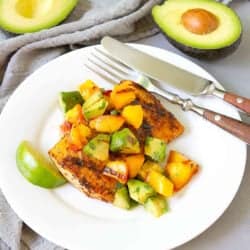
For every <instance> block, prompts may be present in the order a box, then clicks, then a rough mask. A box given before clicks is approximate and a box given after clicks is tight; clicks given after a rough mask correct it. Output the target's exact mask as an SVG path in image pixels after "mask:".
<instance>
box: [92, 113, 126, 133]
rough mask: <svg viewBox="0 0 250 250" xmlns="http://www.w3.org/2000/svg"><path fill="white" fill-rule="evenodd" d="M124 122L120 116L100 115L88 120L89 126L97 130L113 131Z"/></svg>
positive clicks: (103, 131)
mask: <svg viewBox="0 0 250 250" xmlns="http://www.w3.org/2000/svg"><path fill="white" fill-rule="evenodd" d="M124 122H125V119H124V118H123V117H122V116H114V115H102V116H99V117H97V118H95V119H93V120H91V121H90V123H89V126H90V127H91V128H93V129H95V130H96V131H98V132H102V133H113V132H115V131H117V130H119V129H120V127H121V126H122V125H123V123H124Z"/></svg>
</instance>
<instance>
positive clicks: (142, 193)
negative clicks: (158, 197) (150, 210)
mask: <svg viewBox="0 0 250 250" xmlns="http://www.w3.org/2000/svg"><path fill="white" fill-rule="evenodd" d="M128 190H129V196H130V197H131V198H132V199H133V200H135V201H137V202H138V203H140V204H144V203H145V202H146V200H147V199H148V198H149V197H151V196H154V195H155V194H156V193H155V191H154V189H153V188H152V187H151V186H149V185H148V184H147V183H145V182H143V181H139V180H136V179H130V180H129V181H128Z"/></svg>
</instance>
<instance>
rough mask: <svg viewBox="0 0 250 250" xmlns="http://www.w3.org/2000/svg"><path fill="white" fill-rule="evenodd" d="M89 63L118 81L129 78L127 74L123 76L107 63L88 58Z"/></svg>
mask: <svg viewBox="0 0 250 250" xmlns="http://www.w3.org/2000/svg"><path fill="white" fill-rule="evenodd" d="M88 61H90V62H91V63H92V64H94V65H95V66H96V67H98V68H100V69H102V70H103V71H105V72H108V73H109V75H111V76H113V77H115V78H117V79H120V80H121V79H125V78H127V77H128V76H127V75H125V74H121V73H119V72H117V71H116V70H114V69H112V68H111V67H110V66H108V65H107V64H106V63H100V62H99V61H97V60H93V58H88Z"/></svg>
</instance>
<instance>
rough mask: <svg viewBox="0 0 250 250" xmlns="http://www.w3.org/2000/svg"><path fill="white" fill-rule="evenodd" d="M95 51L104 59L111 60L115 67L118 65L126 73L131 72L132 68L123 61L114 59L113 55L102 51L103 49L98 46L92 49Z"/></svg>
mask: <svg viewBox="0 0 250 250" xmlns="http://www.w3.org/2000/svg"><path fill="white" fill-rule="evenodd" d="M94 50H95V52H97V53H98V54H101V55H102V56H103V57H104V58H105V59H108V60H109V61H110V62H112V66H113V65H116V66H117V67H119V69H120V70H121V71H123V72H125V73H127V74H133V72H134V71H133V70H132V69H131V68H130V67H128V66H127V65H125V64H124V63H122V62H120V61H118V60H117V59H115V58H114V57H112V56H111V55H110V54H108V53H107V52H104V51H103V50H101V49H99V48H95V49H94Z"/></svg>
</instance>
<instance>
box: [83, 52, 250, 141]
mask: <svg viewBox="0 0 250 250" xmlns="http://www.w3.org/2000/svg"><path fill="white" fill-rule="evenodd" d="M85 66H86V67H87V68H88V69H89V70H91V71H92V72H94V73H95V74H97V75H99V76H100V77H101V78H103V79H105V80H106V81H108V82H110V83H112V84H117V83H119V82H120V80H124V79H127V80H132V81H135V82H137V83H138V84H139V85H141V86H142V87H144V88H145V89H147V90H148V91H150V92H152V93H154V94H157V95H160V96H161V97H163V98H165V99H166V100H167V101H170V102H171V103H174V104H177V105H179V106H180V107H181V108H182V110H183V111H193V112H195V113H196V114H198V115H200V116H202V117H203V118H205V119H206V120H209V121H210V122H212V123H213V124H215V125H217V126H219V127H221V128H222V129H224V130H226V131H228V132H229V133H231V134H232V135H234V136H236V137H238V138H239V139H241V140H243V141H245V142H246V143H248V144H250V125H249V124H246V123H243V122H241V121H239V120H236V119H233V118H231V117H228V116H225V115H222V114H219V113H216V112H214V111H211V110H208V109H205V108H203V107H201V106H198V105H196V104H194V103H193V102H192V100H191V99H183V98H181V97H180V96H178V95H176V94H173V93H171V92H168V91H166V90H164V91H163V90H162V89H160V88H158V87H156V86H155V85H154V84H153V83H152V82H151V80H150V79H149V78H147V77H145V76H143V75H141V74H138V73H137V72H135V71H134V70H133V69H131V68H129V67H128V66H126V65H124V64H123V63H121V62H119V61H118V60H116V59H114V58H113V57H112V56H111V55H110V54H108V53H107V52H105V51H104V50H102V49H99V48H94V49H93V51H92V52H91V53H90V55H89V57H88V60H87V62H85ZM138 76H139V77H138Z"/></svg>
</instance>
